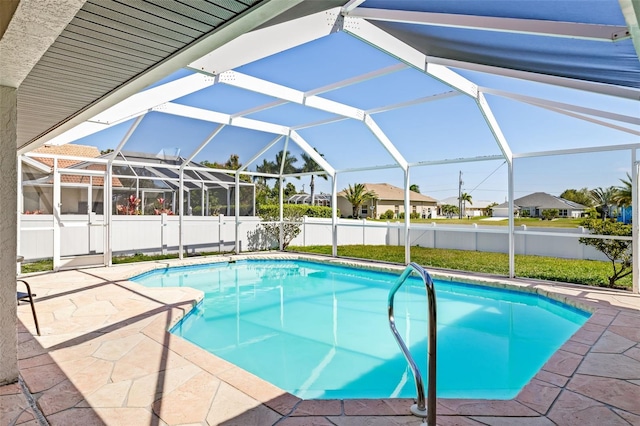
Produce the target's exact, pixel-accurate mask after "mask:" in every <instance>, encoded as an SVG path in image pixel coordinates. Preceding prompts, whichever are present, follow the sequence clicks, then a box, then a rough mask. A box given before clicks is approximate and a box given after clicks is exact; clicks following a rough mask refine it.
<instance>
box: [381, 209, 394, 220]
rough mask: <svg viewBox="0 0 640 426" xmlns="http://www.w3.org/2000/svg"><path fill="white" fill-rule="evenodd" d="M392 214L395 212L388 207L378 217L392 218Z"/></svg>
mask: <svg viewBox="0 0 640 426" xmlns="http://www.w3.org/2000/svg"><path fill="white" fill-rule="evenodd" d="M394 216H395V213H394V212H393V210H391V209H388V210H387V211H386V212H384V213H382V214H381V215H380V219H393V217H394Z"/></svg>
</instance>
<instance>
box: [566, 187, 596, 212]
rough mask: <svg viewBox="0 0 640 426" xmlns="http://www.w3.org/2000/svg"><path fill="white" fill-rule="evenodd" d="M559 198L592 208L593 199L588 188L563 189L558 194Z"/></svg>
mask: <svg viewBox="0 0 640 426" xmlns="http://www.w3.org/2000/svg"><path fill="white" fill-rule="evenodd" d="M560 198H563V199H565V200H568V201H573V202H574V203H578V204H582V205H583V206H587V207H593V197H592V196H591V191H589V188H582V189H565V190H564V191H563V192H562V194H560Z"/></svg>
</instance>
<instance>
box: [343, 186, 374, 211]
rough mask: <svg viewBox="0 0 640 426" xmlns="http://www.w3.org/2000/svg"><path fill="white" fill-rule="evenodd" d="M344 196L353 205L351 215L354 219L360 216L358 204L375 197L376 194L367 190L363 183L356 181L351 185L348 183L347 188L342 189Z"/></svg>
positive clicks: (360, 204)
mask: <svg viewBox="0 0 640 426" xmlns="http://www.w3.org/2000/svg"><path fill="white" fill-rule="evenodd" d="M343 191H344V194H345V195H344V196H345V198H346V199H347V201H348V202H350V203H351V206H352V207H353V217H354V218H355V219H359V218H360V206H362V204H364V203H365V202H367V201H368V200H372V199H375V198H377V197H378V196H377V194H376V193H375V192H373V191H368V190H367V187H366V186H364V184H363V183H356V184H354V185H353V186H351V184H349V187H348V188H345V189H343Z"/></svg>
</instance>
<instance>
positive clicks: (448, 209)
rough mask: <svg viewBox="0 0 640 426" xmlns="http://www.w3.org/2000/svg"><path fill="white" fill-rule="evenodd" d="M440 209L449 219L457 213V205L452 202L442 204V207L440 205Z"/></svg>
mask: <svg viewBox="0 0 640 426" xmlns="http://www.w3.org/2000/svg"><path fill="white" fill-rule="evenodd" d="M440 211H441V212H442V214H443V215H445V216H446V217H448V218H449V219H451V218H452V217H453V216H455V215H457V214H458V213H459V209H458V207H457V206H454V205H452V204H444V205H443V206H442V207H440Z"/></svg>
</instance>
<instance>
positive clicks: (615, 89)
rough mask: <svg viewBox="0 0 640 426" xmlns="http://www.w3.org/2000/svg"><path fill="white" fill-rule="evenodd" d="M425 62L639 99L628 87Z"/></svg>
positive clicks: (437, 59) (429, 58) (433, 59)
mask: <svg viewBox="0 0 640 426" xmlns="http://www.w3.org/2000/svg"><path fill="white" fill-rule="evenodd" d="M427 61H428V62H429V63H430V64H439V65H444V66H446V67H452V68H459V69H463V70H469V71H477V72H482V73H486V74H493V75H499V76H503V77H510V78H517V79H520V80H528V81H533V82H536V83H543V84H551V85H553V86H558V87H566V88H569V89H576V90H582V91H585V92H591V93H598V94H601V95H608V96H615V97H618V98H624V99H632V100H635V101H637V100H638V99H640V90H638V89H632V88H630V87H623V86H614V85H611V84H603V83H595V82H591V81H584V80H576V79H572V78H568V77H560V76H556V75H548V74H538V73H534V72H529V71H521V70H514V69H510V68H502V67H497V66H493V65H483V64H476V63H473V62H465V61H459V60H455V59H449V58H441V57H437V56H427Z"/></svg>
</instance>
